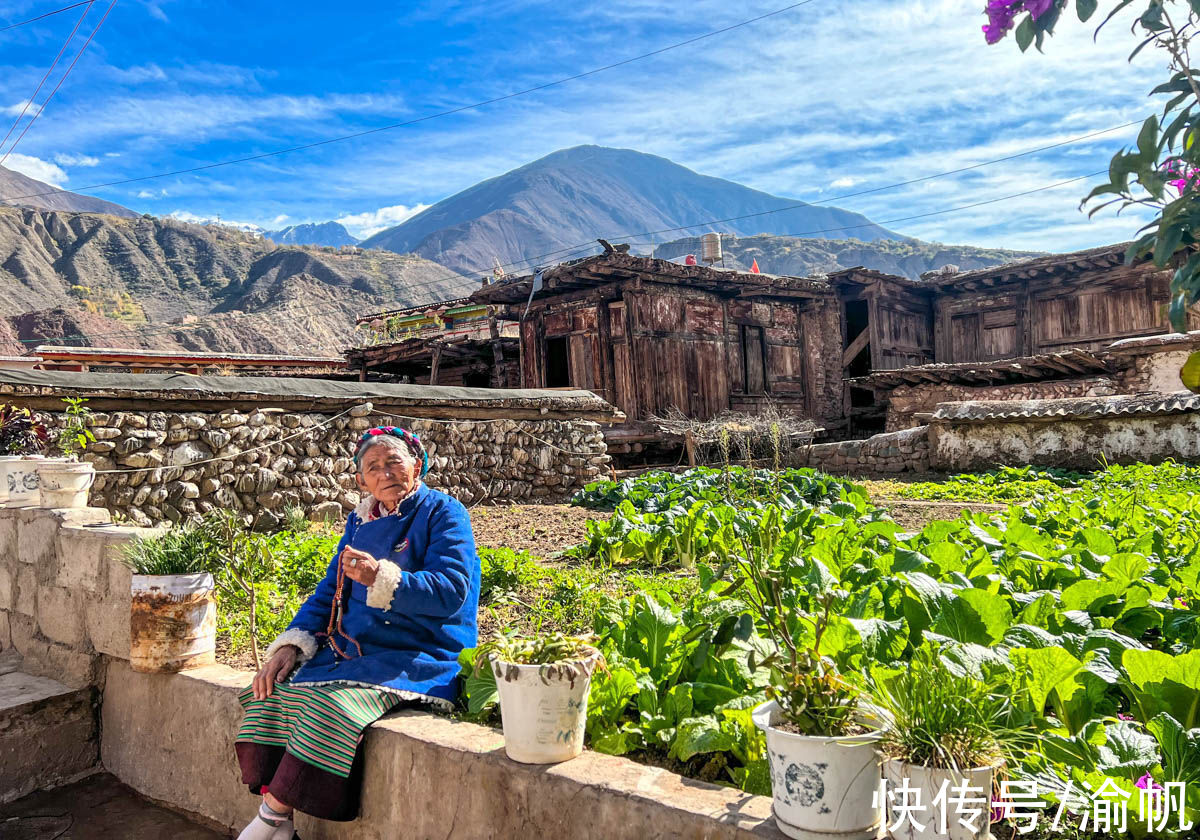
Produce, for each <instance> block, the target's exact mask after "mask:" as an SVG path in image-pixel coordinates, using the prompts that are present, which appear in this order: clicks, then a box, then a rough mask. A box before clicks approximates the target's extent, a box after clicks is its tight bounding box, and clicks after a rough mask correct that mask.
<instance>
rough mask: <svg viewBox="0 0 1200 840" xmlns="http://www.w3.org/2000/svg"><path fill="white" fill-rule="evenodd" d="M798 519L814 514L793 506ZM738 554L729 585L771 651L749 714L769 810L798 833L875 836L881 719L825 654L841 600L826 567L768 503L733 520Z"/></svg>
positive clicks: (861, 839)
mask: <svg viewBox="0 0 1200 840" xmlns="http://www.w3.org/2000/svg"><path fill="white" fill-rule="evenodd" d="M797 513H798V514H800V515H806V514H811V511H808V510H805V511H798V512H797ZM734 524H735V529H736V533H737V535H738V544H739V546H740V548H741V549H742V551H741V552H740V553H738V554H733V553H732V552H730V554H731V555H732V556H731V557H730V559H732V560H733V561H734V563H735V565H736V567H737V568H738V569H739V570H740V572H741V575H740V577H739V578H738V579H737V580H736V581H735V582H734V586H733V587H731V589H732V588H737V589H741V590H743V593H744V597H745V598H746V600H747V601H748V602H749V603H750V605H751V607H752V608H753V610H754V611H755V612H756V613H757V616H758V620H759V623H760V624H761V625H762V626H764V627H765V628H766V630H767V633H768V635H769V636H770V637H771V639H772V640H773V641H774V643H775V647H776V650H775V652H774V653H772V654H771V655H770V656H769V657H768V658H767V660H766V661H764V662H762V663H755V662H753V660H752V661H751V665H752V667H753V666H755V665H757V666H759V667H761V666H768V667H769V668H770V674H771V676H770V680H769V682H768V685H767V696H768V697H769V698H770V699H769V700H768V701H767V702H766V703H764V704H762V705H761V706H758V707H757V708H756V709H754V711H753V713H752V718H753V720H754V723H755V725H756V726H757V727H758V728H759V729H761V730H762V731H763V733H764V734H765V735H766V741H767V759H768V763H769V765H770V768H771V795H772V798H773V800H774V801H773V805H772V811H773V813H774V815H775V822H776V824H777V825H778V826H779V830H780V831H782V832H783V833H784V834H786V835H787V836H788V837H794V838H806V839H807V838H817V837H823V838H838V840H874V838H875V837H877V836H878V833H879V828H880V825H881V823H882V820H883V809H882V803H877V802H876V800H877V798H878V789H879V784H880V780H881V777H882V766H881V765H882V758H881V755H880V752H879V742H880V739H881V738H882V736H883V733H882V731H881V728H882V727H881V725H880V722H879V721H878V719H876V718H875V717H874V716H873V715H872V714H871V713H870V710H869V709H866V708H863V707H861V706H860V704H859V690H858V689H857V688H856V687H855V686H854V685H852V684H851V683H850V682H849V681H847V680H846V679H844V678H843V677H842V675H840V674H839V673H838V671H837V668H836V666H835V665H834V663H833V662H832V661H831V660H830V659H828V658H827V657H825V656H822V654H821V641H822V638H823V637H824V635H825V631H826V629H827V628H828V627H829V623H830V620H831V619H832V617H833V615H834V614H835V613H834V606H835V604H837V602H838V592H837V591H836V589H835V587H834V583H835V581H834V580H833V578H832V575H831V574H830V572H829V571H828V570H827V569H826V568H825V567H824V566H823V565H822V564H821V563H820V561H818V560H817V559H815V558H812V557H805V556H803V554H802V551H801V549H802V547H803V540H804V539H805V537H804V536H803V529H802V528H801V527H798V523H796V522H787V523H785V522H784V521H783V515H782V513H781V512H780V510H779V508H777V507H774V506H771V507H767V508H765V509H763V510H761V511H757V512H750V511H748V512H745V513H743V514H741V515H740V516H739V517H738V519H737V520H735V523H734Z"/></svg>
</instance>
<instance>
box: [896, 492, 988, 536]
mask: <svg viewBox="0 0 1200 840" xmlns="http://www.w3.org/2000/svg"><path fill="white" fill-rule="evenodd" d="M874 501H875V503H876V504H878V505H880V506H882V507H885V508H887V511H888V513H889V514H891V517H892V519H895V520H896V522H898V523H899V524H900V526H901V527H902V528H904V529H905V530H906V531H919V530H921V529H922V528H924V527H925V526H926V525H928V524H929V523H930V522H933V521H935V520H937V519H958V517H960V516H962V515H963V514H964V513H967V512H970V513H980V512H992V511H1002V510H1004V505H995V504H990V503H987V502H943V501H932V502H926V501H916V500H910V499H875V500H874Z"/></svg>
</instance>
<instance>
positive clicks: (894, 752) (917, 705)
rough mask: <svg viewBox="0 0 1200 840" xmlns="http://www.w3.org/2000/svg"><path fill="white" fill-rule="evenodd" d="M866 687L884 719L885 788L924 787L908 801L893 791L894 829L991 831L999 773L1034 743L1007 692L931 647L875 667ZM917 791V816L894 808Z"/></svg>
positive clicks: (970, 838) (963, 839) (976, 839)
mask: <svg viewBox="0 0 1200 840" xmlns="http://www.w3.org/2000/svg"><path fill="white" fill-rule="evenodd" d="M867 691H868V692H869V694H870V703H871V704H872V706H873V708H874V709H875V711H876V713H877V714H878V715H879V716H880V717H881V718H882V719H883V720H884V721H885V722H886V724H887V725H886V727H885V729H884V731H883V740H882V742H881V746H882V748H883V753H884V756H885V758H886V761H885V763H884V778H885V779H886V781H887V789H888V790H889V791H894V790H896V789H897V788H898V787H900V786H901V785H903V786H904V787H906V788H909V789H912V788H915V789H917V790H919V794H915V795H913V797H912V800H913V801H912V802H908V803H905V802H902V801H899V800H897V799H896V798H895V797H894V796H891V797H889V803H890V806H891V807H892V809H893V813H892V814H891V816H890V818H889V822H890V823H892V824H893V826H894V827H893V828H891V833H892V837H894V838H896V840H917V838H935V837H948V838H950V840H982V838H990V837H991V801H992V789H993V786H994V784H995V776H996V773H997V772H999V771H1000V769H1001V768H1002V767H1003V766H1004V764H1005V761H1006V760H1007V759H1008V758H1009V757H1011V756H1012V754H1013V753H1014V751H1015V750H1016V749H1017V748H1019V747H1020V746H1028V745H1029V744H1030V743H1031V738H1030V736H1029V734H1028V730H1027V729H1026V728H1024V727H1023V726H1021V725H1020V723H1019V720H1018V718H1017V715H1016V713H1015V711H1014V709H1013V706H1012V703H1011V700H1010V698H1008V697H1005V696H1004V695H1003V694H1002V693H1001V692H1000V691H997V690H995V689H993V688H992V687H991V686H989V685H988V684H987V683H985V682H982V681H980V680H976V679H973V678H972V677H970V676H965V675H959V674H956V673H954V672H953V671H951V670H950V669H949V668H947V667H946V666H945V664H944V663H943V662H942V661H941V659H940V657H939V656H938V655H937V653H936V652H935V651H933V650H932V649H931V648H930V647H923V648H920V649H918V650H917V651H916V652H915V653H914V655H913V658H912V660H911V661H910V662H909V663H908V665H907V667H905V668H903V669H894V668H887V667H879V668H875V669H873V670H872V672H871V676H870V678H869V680H868V688H867ZM964 783H965V785H966V787H965V788H964V787H963V785H964ZM955 788H958V789H959V791H960V792H961V793H962V794H963V795H962V796H957V795H955V794H953V793H952V792H953V791H954V790H955ZM939 794H941V796H940V797H939ZM918 796H919V801H920V802H921V803H922V805H923V806H924V808H925V810H924V812H923V813H920V814H914V816H915V817H916V819H915V820H913V819H909V818H907V817H906V816H905V815H904V814H902V813H896V812H894V808H895V806H896V805H897V804H899V805H906V804H907V805H912V804H913V802H915V801H918V800H917V797H918Z"/></svg>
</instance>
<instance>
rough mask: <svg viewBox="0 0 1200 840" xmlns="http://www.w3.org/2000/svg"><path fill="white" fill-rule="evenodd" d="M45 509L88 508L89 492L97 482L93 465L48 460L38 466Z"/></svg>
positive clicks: (53, 459) (54, 459) (55, 459)
mask: <svg viewBox="0 0 1200 840" xmlns="http://www.w3.org/2000/svg"><path fill="white" fill-rule="evenodd" d="M37 471H38V475H39V476H40V484H41V491H42V507H44V508H83V507H87V503H88V491H89V490H91V489H92V483H93V482H94V481H95V480H96V468H95V467H93V466H92V465H91V464H83V463H78V462H75V461H60V460H58V459H57V458H47V459H46V460H44V461H42V462H41V463H40V464H39V465H38V469H37Z"/></svg>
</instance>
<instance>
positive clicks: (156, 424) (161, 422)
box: [146, 411, 167, 432]
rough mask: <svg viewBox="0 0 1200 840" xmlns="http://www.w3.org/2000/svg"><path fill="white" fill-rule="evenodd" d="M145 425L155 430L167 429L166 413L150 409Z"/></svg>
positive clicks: (162, 430) (163, 430)
mask: <svg viewBox="0 0 1200 840" xmlns="http://www.w3.org/2000/svg"><path fill="white" fill-rule="evenodd" d="M146 425H147V426H148V427H149V428H151V429H155V430H156V431H160V432H165V431H166V430H167V415H166V413H165V412H162V411H152V412H151V413H150V414H149V415H148V416H147V417H146Z"/></svg>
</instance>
